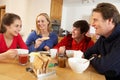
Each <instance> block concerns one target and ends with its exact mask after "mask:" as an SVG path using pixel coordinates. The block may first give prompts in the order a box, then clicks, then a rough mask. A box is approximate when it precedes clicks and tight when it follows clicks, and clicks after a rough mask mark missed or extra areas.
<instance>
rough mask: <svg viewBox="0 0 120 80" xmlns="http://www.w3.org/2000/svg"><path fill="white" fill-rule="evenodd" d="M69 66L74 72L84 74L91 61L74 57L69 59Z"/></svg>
mask: <svg viewBox="0 0 120 80" xmlns="http://www.w3.org/2000/svg"><path fill="white" fill-rule="evenodd" d="M86 61H87V62H86ZM68 64H69V66H70V67H71V69H72V70H73V71H74V72H77V73H83V72H84V71H85V70H86V69H87V68H88V66H89V64H90V61H88V60H87V59H84V58H74V57H73V58H69V59H68Z"/></svg>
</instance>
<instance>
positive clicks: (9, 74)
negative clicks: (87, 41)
mask: <svg viewBox="0 0 120 80" xmlns="http://www.w3.org/2000/svg"><path fill="white" fill-rule="evenodd" d="M28 66H29V65H26V66H22V65H20V64H18V62H15V61H12V62H9V63H2V62H0V78H2V79H1V80H38V79H37V77H35V76H34V75H33V74H32V73H30V72H27V71H26V67H28ZM55 70H56V74H55V75H53V76H49V77H48V78H47V79H45V80H63V79H64V80H105V77H104V76H103V75H100V74H99V73H97V72H96V71H95V70H94V68H93V67H92V66H91V65H90V66H89V67H88V69H87V70H86V71H85V72H83V73H75V72H73V71H72V70H71V68H70V67H69V66H66V68H60V67H55ZM39 80H41V79H39Z"/></svg>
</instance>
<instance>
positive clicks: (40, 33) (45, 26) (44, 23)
mask: <svg viewBox="0 0 120 80" xmlns="http://www.w3.org/2000/svg"><path fill="white" fill-rule="evenodd" d="M50 28H51V21H50V18H49V16H48V15H47V14H46V13H41V14H39V15H38V16H37V18H36V31H32V32H31V33H30V35H29V36H28V38H27V40H26V44H27V46H28V48H29V52H33V51H48V50H49V49H50V48H52V47H53V46H55V45H56V44H57V42H58V37H57V35H56V34H55V33H53V32H50Z"/></svg>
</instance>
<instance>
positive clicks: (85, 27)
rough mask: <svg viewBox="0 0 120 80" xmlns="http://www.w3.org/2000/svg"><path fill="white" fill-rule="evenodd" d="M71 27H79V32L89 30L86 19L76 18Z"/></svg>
mask: <svg viewBox="0 0 120 80" xmlns="http://www.w3.org/2000/svg"><path fill="white" fill-rule="evenodd" d="M73 27H76V28H80V31H81V34H82V33H87V32H88V30H89V28H90V27H89V24H88V22H87V21H86V20H78V21H76V22H75V23H74V24H73Z"/></svg>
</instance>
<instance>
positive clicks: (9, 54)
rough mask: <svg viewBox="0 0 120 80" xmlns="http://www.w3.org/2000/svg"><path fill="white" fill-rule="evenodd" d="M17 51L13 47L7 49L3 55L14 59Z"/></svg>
mask: <svg viewBox="0 0 120 80" xmlns="http://www.w3.org/2000/svg"><path fill="white" fill-rule="evenodd" d="M17 54H18V52H17V50H15V49H9V50H8V51H6V52H5V53H4V56H5V57H6V58H8V59H14V58H15V57H16V56H17Z"/></svg>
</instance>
